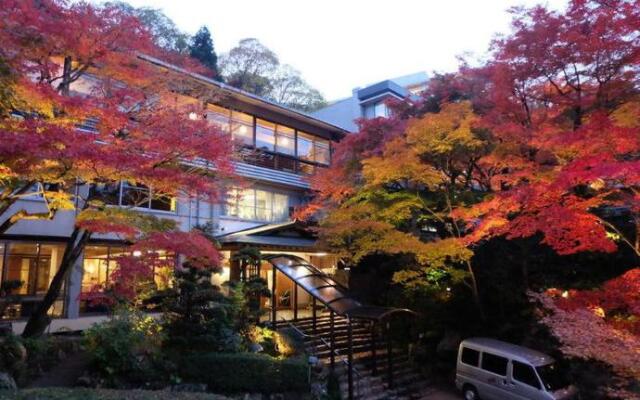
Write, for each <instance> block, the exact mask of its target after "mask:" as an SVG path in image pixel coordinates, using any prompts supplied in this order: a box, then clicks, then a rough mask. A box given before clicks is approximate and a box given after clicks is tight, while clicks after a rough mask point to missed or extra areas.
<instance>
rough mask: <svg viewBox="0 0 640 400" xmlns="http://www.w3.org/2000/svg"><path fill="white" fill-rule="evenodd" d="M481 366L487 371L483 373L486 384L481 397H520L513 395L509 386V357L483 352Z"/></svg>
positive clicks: (497, 399)
mask: <svg viewBox="0 0 640 400" xmlns="http://www.w3.org/2000/svg"><path fill="white" fill-rule="evenodd" d="M480 363H481V366H480V367H481V368H482V370H483V371H485V373H484V374H482V375H483V380H484V382H483V383H484V385H483V390H482V391H483V392H484V393H481V394H480V397H482V398H486V399H494V400H509V399H518V397H515V396H513V394H512V392H511V390H510V387H509V380H508V379H509V378H508V377H507V367H508V365H509V359H507V358H505V357H502V356H499V355H496V354H492V353H488V352H486V351H485V352H482V359H481V362H480Z"/></svg>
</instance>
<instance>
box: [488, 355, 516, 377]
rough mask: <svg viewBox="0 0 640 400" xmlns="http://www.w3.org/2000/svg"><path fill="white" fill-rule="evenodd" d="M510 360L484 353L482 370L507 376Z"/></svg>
mask: <svg viewBox="0 0 640 400" xmlns="http://www.w3.org/2000/svg"><path fill="white" fill-rule="evenodd" d="M508 362H509V360H507V359H506V358H504V357H500V356H496V355H495V354H491V353H482V369H484V370H485V371H489V372H493V373H494V374H498V375H501V376H506V375H507V364H508Z"/></svg>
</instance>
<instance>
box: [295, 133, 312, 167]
mask: <svg viewBox="0 0 640 400" xmlns="http://www.w3.org/2000/svg"><path fill="white" fill-rule="evenodd" d="M298 158H300V159H302V160H309V161H313V136H311V135H308V134H306V133H302V132H298Z"/></svg>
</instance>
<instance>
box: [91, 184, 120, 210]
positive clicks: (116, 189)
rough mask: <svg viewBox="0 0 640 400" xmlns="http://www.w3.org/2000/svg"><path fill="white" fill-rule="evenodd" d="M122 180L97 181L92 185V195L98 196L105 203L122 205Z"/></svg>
mask: <svg viewBox="0 0 640 400" xmlns="http://www.w3.org/2000/svg"><path fill="white" fill-rule="evenodd" d="M120 186H121V183H120V182H113V183H97V184H95V185H93V186H91V192H92V193H91V197H97V198H98V199H100V200H102V201H103V202H104V203H105V204H110V205H116V206H119V205H120Z"/></svg>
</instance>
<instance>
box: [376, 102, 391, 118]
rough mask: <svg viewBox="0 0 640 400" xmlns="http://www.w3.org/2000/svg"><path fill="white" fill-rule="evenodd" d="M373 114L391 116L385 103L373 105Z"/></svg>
mask: <svg viewBox="0 0 640 400" xmlns="http://www.w3.org/2000/svg"><path fill="white" fill-rule="evenodd" d="M373 115H374V116H375V117H387V116H389V114H388V112H387V106H386V105H385V104H384V103H383V102H380V103H376V105H375V106H373Z"/></svg>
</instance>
